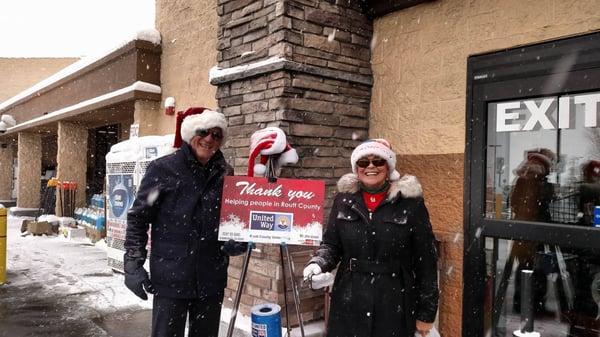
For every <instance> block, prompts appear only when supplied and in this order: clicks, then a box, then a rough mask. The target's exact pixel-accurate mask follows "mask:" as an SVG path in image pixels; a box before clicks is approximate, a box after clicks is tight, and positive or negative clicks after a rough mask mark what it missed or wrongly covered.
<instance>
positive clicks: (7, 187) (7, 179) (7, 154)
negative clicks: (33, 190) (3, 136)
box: [0, 144, 14, 200]
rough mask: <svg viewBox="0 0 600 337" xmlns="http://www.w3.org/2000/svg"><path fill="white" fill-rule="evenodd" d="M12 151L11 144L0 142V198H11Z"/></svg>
mask: <svg viewBox="0 0 600 337" xmlns="http://www.w3.org/2000/svg"><path fill="white" fill-rule="evenodd" d="M13 158H14V152H13V147H12V145H11V144H0V200H11V199H12V182H13Z"/></svg>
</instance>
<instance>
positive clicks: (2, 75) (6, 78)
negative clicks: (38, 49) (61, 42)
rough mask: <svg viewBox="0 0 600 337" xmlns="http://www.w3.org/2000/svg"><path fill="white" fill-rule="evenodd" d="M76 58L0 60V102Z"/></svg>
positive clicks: (48, 75) (74, 60)
mask: <svg viewBox="0 0 600 337" xmlns="http://www.w3.org/2000/svg"><path fill="white" fill-rule="evenodd" d="M77 60H79V59H77V58H0V102H3V101H5V100H7V99H9V98H11V97H13V96H15V95H16V94H18V93H20V92H21V91H23V90H25V89H27V88H29V87H31V86H32V85H34V84H36V83H37V82H39V81H41V80H44V79H46V78H48V77H50V76H51V75H52V74H54V73H56V72H58V71H59V70H61V69H63V68H65V67H66V66H68V65H70V64H72V63H74V62H76V61H77Z"/></svg>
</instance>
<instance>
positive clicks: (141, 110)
mask: <svg viewBox="0 0 600 337" xmlns="http://www.w3.org/2000/svg"><path fill="white" fill-rule="evenodd" d="M160 107H161V104H160V102H156V101H145V100H137V101H135V103H134V110H133V119H134V123H137V124H139V126H140V130H139V136H140V137H141V136H150V135H160V134H163V133H164V132H162V131H161V126H160V125H159V124H158V123H159V122H158V121H160V118H161V116H160V115H161V114H162V113H163V111H164V110H161V108H160ZM173 132H174V131H171V133H173ZM167 133H169V132H167Z"/></svg>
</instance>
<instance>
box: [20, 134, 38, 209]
mask: <svg viewBox="0 0 600 337" xmlns="http://www.w3.org/2000/svg"><path fill="white" fill-rule="evenodd" d="M17 158H18V171H17V181H18V190H17V207H22V208H37V207H39V205H40V189H41V175H42V137H41V136H40V135H39V134H37V133H27V132H20V133H19V140H18V153H17Z"/></svg>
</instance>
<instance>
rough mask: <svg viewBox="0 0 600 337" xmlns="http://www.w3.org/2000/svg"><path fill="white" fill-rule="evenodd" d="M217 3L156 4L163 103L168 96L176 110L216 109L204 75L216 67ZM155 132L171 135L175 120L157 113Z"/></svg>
mask: <svg viewBox="0 0 600 337" xmlns="http://www.w3.org/2000/svg"><path fill="white" fill-rule="evenodd" d="M217 20H218V15H217V1H214V0H196V1H189V0H187V1H168V0H157V1H156V29H158V31H159V32H160V34H161V38H162V61H161V69H162V70H161V87H162V97H163V101H164V99H165V98H166V97H169V96H172V97H174V98H175V100H176V109H177V110H185V109H186V108H187V107H190V106H205V107H212V108H216V107H217V101H216V99H215V94H216V87H214V86H212V85H211V84H210V83H208V80H209V78H208V72H209V70H210V68H212V67H213V66H214V65H216V64H217V51H216V43H217ZM152 123H153V124H156V125H157V126H158V128H157V132H159V133H160V134H168V133H174V132H175V117H174V116H166V115H165V114H164V113H161V114H159V115H158V116H157V118H156V120H154V121H152Z"/></svg>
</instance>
